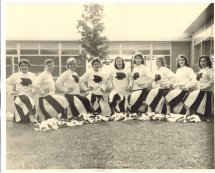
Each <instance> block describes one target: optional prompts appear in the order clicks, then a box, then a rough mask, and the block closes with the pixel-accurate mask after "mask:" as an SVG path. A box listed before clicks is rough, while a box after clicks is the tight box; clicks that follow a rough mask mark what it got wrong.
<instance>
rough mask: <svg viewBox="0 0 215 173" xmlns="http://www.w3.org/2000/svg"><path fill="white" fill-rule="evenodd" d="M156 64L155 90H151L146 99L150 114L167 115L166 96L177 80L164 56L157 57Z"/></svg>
mask: <svg viewBox="0 0 215 173" xmlns="http://www.w3.org/2000/svg"><path fill="white" fill-rule="evenodd" d="M155 64H156V66H157V69H156V70H155V72H154V75H155V81H154V82H153V84H152V85H153V89H151V90H150V92H149V94H148V96H147V98H146V104H147V105H148V114H149V113H151V112H155V113H166V106H165V97H164V96H165V95H166V94H167V93H168V92H169V88H170V86H172V85H173V82H174V79H175V74H174V73H173V72H172V71H171V70H170V69H168V68H167V67H166V61H165V57H164V56H162V55H159V56H157V57H156V60H155Z"/></svg>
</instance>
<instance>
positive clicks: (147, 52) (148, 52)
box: [137, 49, 150, 55]
mask: <svg viewBox="0 0 215 173" xmlns="http://www.w3.org/2000/svg"><path fill="white" fill-rule="evenodd" d="M137 52H141V53H142V54H143V55H149V54H150V50H141V49H138V50H137Z"/></svg>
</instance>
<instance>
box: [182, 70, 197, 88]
mask: <svg viewBox="0 0 215 173" xmlns="http://www.w3.org/2000/svg"><path fill="white" fill-rule="evenodd" d="M187 75H188V76H189V77H190V81H189V82H188V83H187V84H186V85H185V88H188V89H189V88H192V87H194V86H195V85H196V84H197V80H196V74H195V73H194V71H193V69H191V68H188V70H187Z"/></svg>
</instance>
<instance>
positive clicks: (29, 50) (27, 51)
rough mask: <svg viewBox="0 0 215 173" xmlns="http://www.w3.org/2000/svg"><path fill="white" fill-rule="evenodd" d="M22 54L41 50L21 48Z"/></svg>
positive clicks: (36, 52) (35, 52) (37, 52)
mask: <svg viewBox="0 0 215 173" xmlns="http://www.w3.org/2000/svg"><path fill="white" fill-rule="evenodd" d="M20 54H33V55H34V54H37V55H38V54H39V50H37V49H21V50H20Z"/></svg>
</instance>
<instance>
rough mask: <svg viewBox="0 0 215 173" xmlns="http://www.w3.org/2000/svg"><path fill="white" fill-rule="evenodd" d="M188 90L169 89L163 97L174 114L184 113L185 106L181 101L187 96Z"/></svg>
mask: <svg viewBox="0 0 215 173" xmlns="http://www.w3.org/2000/svg"><path fill="white" fill-rule="evenodd" d="M188 93H189V91H184V90H179V89H174V90H171V91H170V92H169V93H168V94H167V95H166V96H165V99H166V101H167V102H168V103H169V105H170V108H171V111H172V112H173V113H176V114H185V113H186V108H185V105H184V103H183V101H184V100H185V99H186V98H187V96H188Z"/></svg>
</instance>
